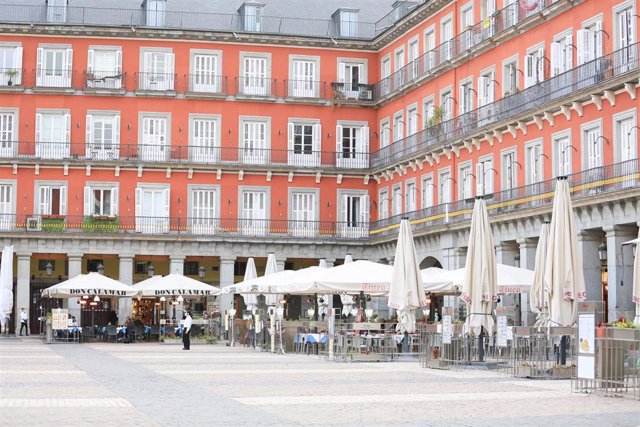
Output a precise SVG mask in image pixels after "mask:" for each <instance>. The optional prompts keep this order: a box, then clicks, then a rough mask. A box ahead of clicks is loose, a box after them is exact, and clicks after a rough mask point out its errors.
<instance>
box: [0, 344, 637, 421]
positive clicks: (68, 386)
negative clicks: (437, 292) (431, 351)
mask: <svg viewBox="0 0 640 427" xmlns="http://www.w3.org/2000/svg"><path fill="white" fill-rule="evenodd" d="M84 424H97V425H101V426H102V425H114V426H115V425H117V426H128V425H131V426H133V425H136V426H147V425H167V426H174V425H191V426H195V425H215V426H234V425H270V426H290V425H291V426H294V425H318V426H320V425H344V426H352V425H354V426H355V425H367V426H371V425H381V426H391V425H395V424H404V425H419V426H429V425H436V426H441V425H442V426H495V425H503V426H545V427H546V426H553V425H558V426H574V425H575V426H638V425H640V402H638V401H632V400H630V399H623V398H605V397H600V396H593V395H586V394H576V393H572V392H571V383H570V381H533V380H516V379H513V378H510V377H508V376H506V375H500V374H497V373H496V372H486V371H478V370H473V371H436V370H429V369H423V368H420V367H419V365H418V363H417V362H413V361H412V362H398V363H350V364H346V363H335V362H328V361H325V360H322V359H319V358H318V357H317V356H306V355H296V354H287V355H285V356H282V355H272V354H269V353H257V352H255V351H253V350H252V349H247V348H230V347H226V346H224V345H194V346H192V349H191V351H189V352H187V351H182V350H181V346H177V345H162V344H154V343H150V344H147V343H138V344H130V345H125V344H106V343H96V344H80V345H79V344H55V345H47V344H43V343H42V342H41V341H40V340H39V339H37V338H32V337H30V338H29V339H19V338H2V339H0V425H2V426H14V425H15V426H33V425H64V426H71V425H84Z"/></svg>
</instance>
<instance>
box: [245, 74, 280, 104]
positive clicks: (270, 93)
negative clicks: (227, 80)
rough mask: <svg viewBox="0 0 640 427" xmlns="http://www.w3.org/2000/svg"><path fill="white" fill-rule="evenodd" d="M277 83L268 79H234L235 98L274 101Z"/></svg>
mask: <svg viewBox="0 0 640 427" xmlns="http://www.w3.org/2000/svg"><path fill="white" fill-rule="evenodd" d="M277 92H278V82H277V80H276V79H272V78H269V77H236V98H237V99H250V100H269V101H275V100H276V96H277Z"/></svg>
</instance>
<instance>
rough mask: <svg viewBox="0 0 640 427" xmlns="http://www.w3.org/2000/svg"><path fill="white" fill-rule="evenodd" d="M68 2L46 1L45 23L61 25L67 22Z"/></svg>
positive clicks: (65, 0)
mask: <svg viewBox="0 0 640 427" xmlns="http://www.w3.org/2000/svg"><path fill="white" fill-rule="evenodd" d="M67 3H68V0H48V1H47V22H50V23H63V22H66V21H67Z"/></svg>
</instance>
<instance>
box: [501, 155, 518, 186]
mask: <svg viewBox="0 0 640 427" xmlns="http://www.w3.org/2000/svg"><path fill="white" fill-rule="evenodd" d="M511 156H513V162H512V163H509V162H508V160H509V157H511ZM520 166H521V165H520V162H519V160H518V149H517V147H515V146H514V147H509V148H505V149H504V150H500V171H501V172H502V173H501V174H500V190H513V189H514V188H516V187H518V175H519V174H520ZM509 173H511V176H509Z"/></svg>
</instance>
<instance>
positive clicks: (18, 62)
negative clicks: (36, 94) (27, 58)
mask: <svg viewBox="0 0 640 427" xmlns="http://www.w3.org/2000/svg"><path fill="white" fill-rule="evenodd" d="M13 68H15V70H16V71H17V72H18V74H16V76H15V77H14V81H13V82H14V84H16V85H21V84H22V46H18V47H16V49H15V51H14V57H13Z"/></svg>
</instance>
